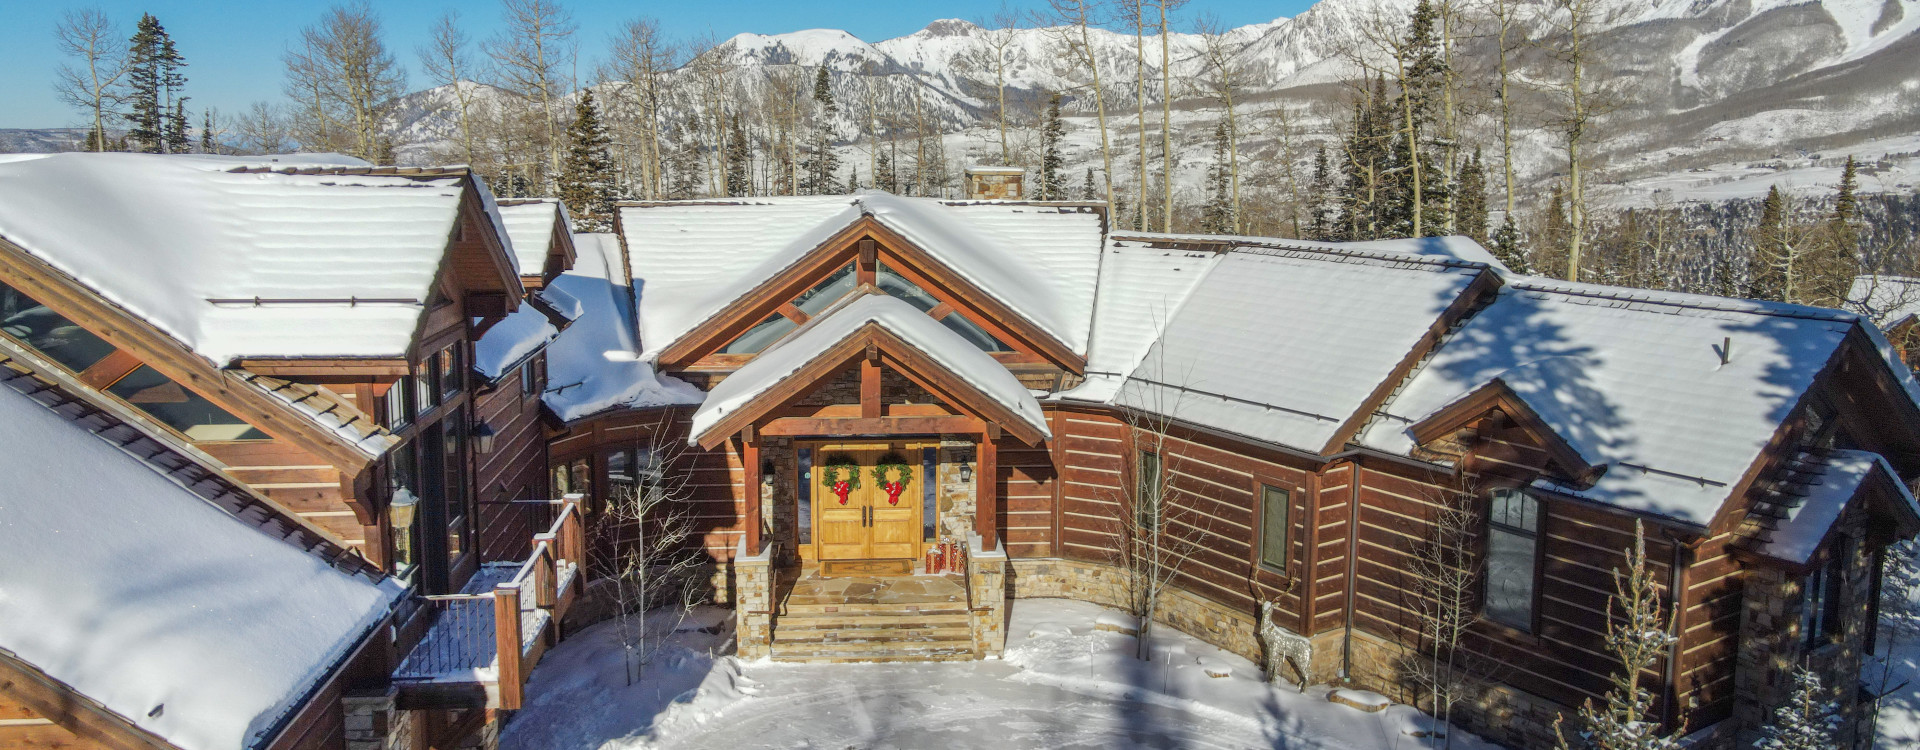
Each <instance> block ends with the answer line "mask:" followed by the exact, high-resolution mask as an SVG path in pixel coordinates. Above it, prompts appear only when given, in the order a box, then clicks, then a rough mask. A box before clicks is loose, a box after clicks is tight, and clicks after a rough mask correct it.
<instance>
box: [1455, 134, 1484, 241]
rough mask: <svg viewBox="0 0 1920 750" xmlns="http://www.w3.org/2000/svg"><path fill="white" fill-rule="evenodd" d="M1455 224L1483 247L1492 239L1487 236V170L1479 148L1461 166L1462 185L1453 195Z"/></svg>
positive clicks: (1459, 230) (1457, 229) (1456, 227)
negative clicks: (1482, 161) (1481, 159)
mask: <svg viewBox="0 0 1920 750" xmlns="http://www.w3.org/2000/svg"><path fill="white" fill-rule="evenodd" d="M1453 226H1454V229H1455V231H1458V232H1459V233H1461V234H1464V235H1466V236H1468V237H1472V238H1473V241H1474V242H1478V243H1480V245H1481V246H1482V247H1484V246H1486V245H1487V244H1488V240H1490V239H1491V238H1489V237H1488V236H1487V171H1486V167H1485V165H1483V164H1481V162H1480V150H1479V149H1474V152H1473V155H1472V156H1469V157H1467V161H1466V164H1465V166H1462V167H1461V168H1460V185H1459V187H1457V188H1455V189H1454V196H1453Z"/></svg>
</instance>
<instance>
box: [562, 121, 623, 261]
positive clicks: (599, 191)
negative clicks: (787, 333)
mask: <svg viewBox="0 0 1920 750" xmlns="http://www.w3.org/2000/svg"><path fill="white" fill-rule="evenodd" d="M612 143H613V139H612V138H611V137H609V136H608V135H607V128H606V126H605V125H603V124H601V122H600V107H599V106H598V105H596V104H595V103H594V100H593V89H582V90H581V93H580V101H579V102H578V103H576V104H575V105H574V108H573V124H572V125H569V126H567V144H568V145H567V155H566V159H565V160H564V161H562V162H561V165H560V175H559V179H558V180H557V185H558V188H559V192H560V201H561V202H562V203H565V204H566V206H567V213H568V214H571V215H572V216H573V223H574V226H576V227H578V228H579V230H580V231H583V232H610V231H613V201H614V193H615V187H614V183H615V182H616V181H617V180H616V179H615V175H614V166H613V154H612V152H611V151H610V149H609V147H610V146H611V145H612Z"/></svg>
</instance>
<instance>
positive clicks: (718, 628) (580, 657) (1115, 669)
mask: <svg viewBox="0 0 1920 750" xmlns="http://www.w3.org/2000/svg"><path fill="white" fill-rule="evenodd" d="M1012 607H1013V617H1012V622H1011V623H1010V626H1009V629H1008V638H1007V654H1006V658H1005V659H1004V660H999V661H979V662H959V663H942V664H844V665H803V664H777V663H773V662H768V661H761V662H752V663H741V662H739V661H738V660H736V659H734V658H733V657H730V656H724V655H721V654H722V653H724V651H726V650H728V647H727V644H728V643H729V642H730V639H731V634H730V632H729V631H728V630H727V627H726V620H725V618H726V613H725V611H724V610H705V611H703V612H701V613H700V614H699V616H697V617H696V618H695V619H694V620H692V621H689V622H688V623H687V624H685V625H683V626H682V627H681V632H679V633H676V634H675V635H674V637H673V638H672V639H671V640H670V642H669V644H668V645H667V646H666V647H665V648H663V649H662V650H661V652H660V654H659V656H658V657H656V665H657V666H655V667H652V668H651V670H652V671H650V672H649V674H648V675H647V677H645V678H644V679H642V680H640V681H639V682H638V683H637V684H635V685H631V686H630V685H628V684H627V679H626V673H625V668H624V664H623V661H622V659H621V653H620V651H621V645H620V641H619V638H618V635H617V632H616V630H615V628H614V626H613V624H612V623H603V624H600V625H597V626H594V627H592V628H589V629H587V630H585V631H583V632H581V633H579V634H576V635H574V636H573V637H571V638H570V639H568V640H567V641H566V642H565V643H563V644H561V645H560V646H559V647H558V648H556V649H555V650H554V651H553V652H552V653H551V654H550V655H548V656H547V658H546V659H545V660H544V661H542V662H541V664H540V667H539V669H537V670H535V671H534V673H533V675H532V681H531V682H530V683H529V684H528V686H527V694H528V697H529V700H528V704H527V707H526V708H525V709H524V710H522V711H520V712H519V713H518V714H517V715H516V716H515V717H514V719H513V721H512V723H511V724H510V725H509V726H508V727H507V730H506V732H505V733H504V734H503V735H502V737H501V746H502V747H503V748H506V749H508V750H523V749H524V750H533V749H535V748H540V749H547V748H551V749H553V750H571V749H575V748H581V749H585V748H603V749H605V750H625V749H627V748H729V749H732V748H816V747H818V748H829V747H830V748H845V747H862V748H868V747H877V748H925V747H991V748H996V749H1009V750H1011V749H1017V748H1136V747H1142V748H1144V747H1155V748H1157V747H1181V748H1282V747H1284V748H1329V749H1331V748H1394V749H1396V750H1397V749H1399V748H1422V747H1430V746H1434V745H1437V744H1438V740H1432V739H1423V738H1421V737H1418V736H1416V735H1417V734H1421V733H1424V732H1426V731H1427V730H1430V729H1432V727H1431V726H1430V719H1428V717H1426V716H1425V715H1424V714H1421V713H1420V712H1418V711H1416V710H1414V709H1412V708H1410V707H1407V706H1399V705H1396V706H1391V707H1388V708H1386V709H1385V710H1382V711H1380V712H1378V713H1367V712H1363V711H1360V710H1358V709H1354V708H1349V707H1346V706H1342V705H1338V704H1334V703H1330V702H1328V701H1327V689H1326V688H1310V689H1308V690H1307V691H1306V692H1305V693H1301V692H1299V691H1298V690H1297V689H1295V688H1293V687H1291V686H1286V685H1268V684H1266V683H1264V682H1262V677H1261V674H1260V670H1259V668H1258V667H1257V666H1255V665H1254V664H1253V663H1251V662H1249V661H1247V660H1246V659H1243V658H1240V657H1238V656H1235V655H1233V654H1229V653H1226V652H1224V651H1221V650H1220V649H1217V648H1214V647H1212V646H1209V645H1206V644H1204V643H1202V642H1200V641H1199V640H1197V639H1195V638H1192V637H1190V636H1187V635H1185V634H1183V633H1178V632H1175V631H1173V630H1172V629H1170V628H1162V629H1160V630H1159V631H1158V632H1157V633H1155V634H1154V635H1153V636H1152V638H1153V643H1152V644H1151V645H1152V647H1153V648H1152V650H1153V653H1154V655H1155V657H1154V660H1153V661H1152V662H1151V663H1148V662H1142V661H1138V660H1136V659H1134V658H1133V653H1134V650H1135V644H1136V641H1135V639H1134V637H1133V636H1129V635H1123V634H1121V633H1118V632H1112V631H1109V630H1096V629H1095V623H1096V621H1097V620H1099V621H1106V622H1113V621H1115V620H1116V618H1119V619H1124V617H1125V616H1124V615H1120V614H1119V613H1116V612H1114V611H1113V610H1110V609H1106V608H1103V607H1100V606H1097V605H1093V604H1087V603H1083V602H1072V601H1066V600H1057V599H1023V600H1018V601H1015V602H1013V603H1012ZM1209 673H1212V674H1223V673H1224V674H1225V676H1222V677H1210V676H1209ZM1453 740H1454V742H1453V747H1455V748H1458V749H1459V750H1482V749H1483V748H1492V747H1493V746H1492V745H1490V744H1487V743H1485V742H1482V741H1480V740H1479V739H1478V738H1475V737H1473V736H1472V735H1470V734H1467V733H1465V732H1459V733H1457V734H1456V735H1455V736H1454V738H1453Z"/></svg>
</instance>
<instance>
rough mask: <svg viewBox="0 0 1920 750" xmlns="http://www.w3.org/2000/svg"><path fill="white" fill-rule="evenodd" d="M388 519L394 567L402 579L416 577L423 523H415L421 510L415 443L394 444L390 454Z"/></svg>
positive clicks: (395, 573) (388, 467) (388, 464)
mask: <svg viewBox="0 0 1920 750" xmlns="http://www.w3.org/2000/svg"><path fill="white" fill-rule="evenodd" d="M386 461H387V498H388V503H390V504H389V505H388V507H387V520H388V521H389V522H390V523H391V525H392V527H393V532H392V533H393V570H394V576H396V577H398V578H401V579H408V578H411V577H413V571H414V569H415V568H416V567H418V566H419V565H420V539H419V530H420V525H419V524H418V523H415V519H416V516H417V514H418V512H419V510H420V495H419V484H418V483H417V481H418V480H417V479H416V478H415V477H416V475H415V474H414V464H413V445H412V444H408V445H403V446H400V447H398V448H395V449H394V450H393V451H392V452H390V453H389V454H388V455H387V459H386Z"/></svg>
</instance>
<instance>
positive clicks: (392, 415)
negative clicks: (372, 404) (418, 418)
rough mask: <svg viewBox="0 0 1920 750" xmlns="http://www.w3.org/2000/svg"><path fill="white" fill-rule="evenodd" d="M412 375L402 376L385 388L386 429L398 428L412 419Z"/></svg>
mask: <svg viewBox="0 0 1920 750" xmlns="http://www.w3.org/2000/svg"><path fill="white" fill-rule="evenodd" d="M412 395H413V377H412V376H410V375H409V376H402V377H401V378H400V379H399V380H396V381H394V383H393V386H392V387H391V388H388V389H387V401H386V404H387V429H389V430H398V429H400V428H402V427H405V426H406V425H407V423H408V422H411V421H413V399H412V398H411V397H412Z"/></svg>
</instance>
